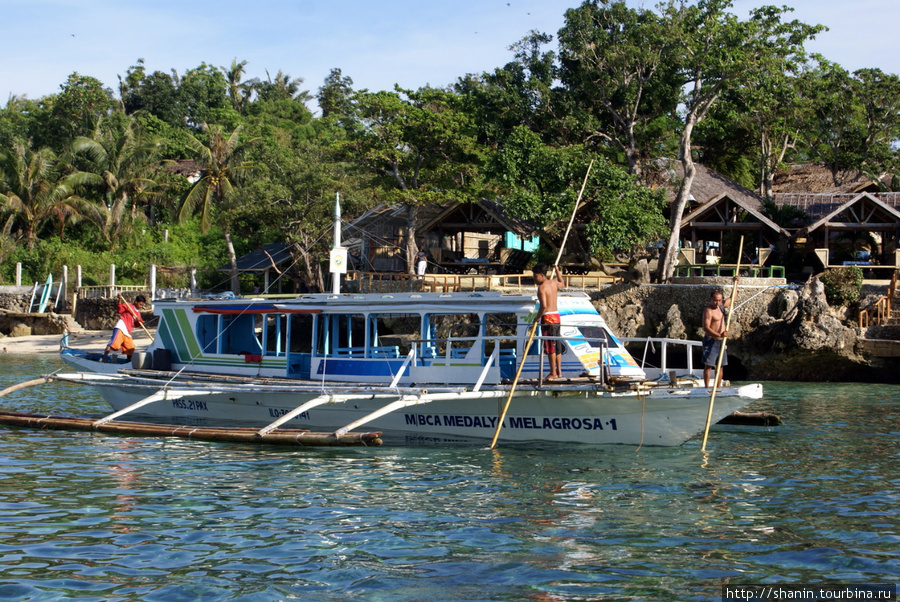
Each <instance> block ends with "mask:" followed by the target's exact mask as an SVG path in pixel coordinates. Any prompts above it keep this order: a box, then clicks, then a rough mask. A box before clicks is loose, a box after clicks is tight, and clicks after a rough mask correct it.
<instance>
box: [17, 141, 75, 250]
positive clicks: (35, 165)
mask: <svg viewBox="0 0 900 602" xmlns="http://www.w3.org/2000/svg"><path fill="white" fill-rule="evenodd" d="M88 180H89V179H88V177H87V174H84V173H82V172H74V173H71V174H68V175H66V176H62V175H61V170H60V169H59V166H58V165H57V160H56V156H55V155H54V154H53V152H52V151H51V150H50V149H46V148H44V149H40V150H32V149H30V148H28V147H26V146H25V144H24V143H23V142H22V141H20V140H17V141H16V142H15V143H14V144H13V147H12V148H11V149H9V150H6V151H2V152H0V190H2V191H3V192H2V193H0V207H2V209H3V211H4V213H8V214H11V215H12V216H14V217H15V220H16V222H17V223H18V224H21V227H22V229H23V230H24V238H25V241H26V244H27V245H28V248H29V250H31V249H34V245H35V242H36V240H37V237H38V234H39V232H40V230H41V228H42V227H43V226H44V224H46V223H47V222H48V221H55V222H56V225H57V233H58V234H59V237H60V239H63V238H64V228H65V225H66V223H68V222H70V221H74V220H77V219H78V218H80V217H81V216H82V215H84V212H85V211H88V210H89V204H88V203H87V201H85V200H84V199H82V198H81V197H79V196H78V195H76V194H75V187H76V186H79V185H82V184H84V183H86V182H87V181H88Z"/></svg>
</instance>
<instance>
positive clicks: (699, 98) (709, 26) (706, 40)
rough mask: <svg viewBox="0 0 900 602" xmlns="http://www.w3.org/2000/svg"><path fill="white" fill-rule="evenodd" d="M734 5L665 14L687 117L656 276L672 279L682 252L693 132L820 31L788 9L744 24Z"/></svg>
mask: <svg viewBox="0 0 900 602" xmlns="http://www.w3.org/2000/svg"><path fill="white" fill-rule="evenodd" d="M730 7H731V1H730V0H699V1H698V2H697V4H696V5H695V6H688V5H686V4H685V3H684V2H683V1H681V2H676V1H675V0H670V1H669V3H668V4H667V5H666V6H665V7H664V9H663V20H664V22H665V24H666V29H667V35H668V36H670V37H671V38H672V39H673V40H674V41H675V46H674V51H673V58H674V59H675V60H677V61H678V63H677V64H678V69H679V72H680V73H681V77H682V81H683V83H684V90H685V93H684V97H683V99H682V102H683V105H684V114H683V120H682V129H681V133H680V140H679V157H680V159H681V164H682V170H683V173H684V175H683V179H682V180H681V184H680V185H679V188H678V192H677V193H676V196H675V200H674V201H672V203H671V204H670V210H669V216H670V217H669V228H670V230H671V232H670V235H669V240H668V243H667V244H666V246H665V248H664V249H663V252H662V253H661V255H660V259H659V269H658V273H657V277H658V279H659V280H660V281H666V280H669V279H670V278H671V277H672V273H673V271H674V267H675V266H674V262H673V259H674V257H675V255H676V253H677V251H678V242H679V239H680V235H681V218H682V214H683V213H684V208H685V206H686V205H687V201H688V197H689V196H690V192H691V184H692V183H693V179H694V174H695V172H696V169H695V167H694V160H693V149H692V147H691V142H692V136H693V132H694V128H695V127H696V126H697V124H698V123H700V122H701V121H703V119H704V118H705V117H706V116H707V114H708V112H709V110H710V108H711V107H712V106H713V104H714V103H715V102H716V101H717V100H718V99H719V98H720V97H721V95H722V94H723V93H724V92H725V91H727V90H728V89H730V88H734V87H739V86H740V85H742V84H745V83H747V82H752V81H756V79H757V77H758V75H759V74H760V73H761V72H762V73H765V72H767V71H771V68H772V67H771V66H772V64H773V62H774V63H776V64H777V63H778V62H780V61H785V60H791V58H792V57H797V56H799V55H801V54H802V52H803V43H804V42H805V41H806V40H807V39H809V38H811V37H813V36H814V35H815V34H816V33H817V32H818V31H819V30H820V28H818V27H813V26H809V25H805V24H803V23H800V22H799V21H791V22H789V23H783V22H782V21H781V17H782V15H783V14H784V12H786V11H787V10H790V9H788V8H787V7H783V8H780V9H779V8H776V7H772V6H764V7H761V8H758V9H755V10H753V11H752V12H751V16H750V19H748V20H747V21H741V20H739V19H738V18H737V17H736V16H734V15H732V14H730V13H728V12H726V9H728V8H730Z"/></svg>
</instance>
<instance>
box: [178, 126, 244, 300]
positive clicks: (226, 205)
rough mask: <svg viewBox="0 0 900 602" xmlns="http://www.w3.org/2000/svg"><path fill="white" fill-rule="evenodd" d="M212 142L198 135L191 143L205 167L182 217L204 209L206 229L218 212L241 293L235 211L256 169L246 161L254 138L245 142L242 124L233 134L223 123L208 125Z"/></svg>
mask: <svg viewBox="0 0 900 602" xmlns="http://www.w3.org/2000/svg"><path fill="white" fill-rule="evenodd" d="M202 129H203V131H204V132H206V133H208V135H209V142H208V143H207V144H204V143H203V142H202V141H201V140H199V139H198V138H196V137H194V136H190V137H189V143H190V145H191V148H192V150H193V151H194V160H195V161H197V163H198V165H199V166H200V169H201V170H202V172H201V176H200V179H198V180H197V181H196V182H195V183H194V184H193V186H191V188H190V190H189V191H188V192H187V194H186V195H185V197H184V200H183V202H182V205H181V210H180V211H179V212H178V219H179V221H181V222H184V221H185V220H186V219H187V218H188V217H189V216H191V215H194V214H195V213H197V212H199V213H200V230H201V231H202V232H206V231H207V230H209V227H210V225H211V223H212V220H213V214H216V217H217V218H218V222H219V223H220V224H221V226H222V230H223V233H224V235H225V244H226V246H227V248H228V257H229V260H230V262H231V290H232V291H233V292H234V293H235V294H236V295H237V294H240V292H241V290H240V282H239V280H238V269H237V255H236V253H235V251H234V243H233V242H232V240H231V217H232V214H231V212H232V211H233V209H234V205H235V203H236V201H237V199H236V193H237V190H238V189H239V187H240V186H241V185H242V184H243V183H244V181H245V180H246V178H247V177H248V176H249V175H250V174H251V173H252V171H253V167H254V166H253V164H251V163H248V162H246V161H244V153H245V152H246V150H247V146H248V145H249V144H252V143H253V141H252V140H249V141H247V142H241V139H240V134H241V129H242V128H241V127H238V128H236V129H235V130H234V131H233V132H232V133H231V134H230V135H227V136H226V134H225V132H224V131H223V130H222V128H221V127H218V126H204V127H203V128H202Z"/></svg>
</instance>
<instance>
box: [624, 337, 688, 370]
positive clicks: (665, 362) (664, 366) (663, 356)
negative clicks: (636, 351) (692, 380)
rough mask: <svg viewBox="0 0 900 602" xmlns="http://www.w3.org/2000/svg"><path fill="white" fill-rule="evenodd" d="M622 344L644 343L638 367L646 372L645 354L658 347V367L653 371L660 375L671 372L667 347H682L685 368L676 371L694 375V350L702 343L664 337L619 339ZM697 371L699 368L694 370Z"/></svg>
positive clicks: (680, 367)
mask: <svg viewBox="0 0 900 602" xmlns="http://www.w3.org/2000/svg"><path fill="white" fill-rule="evenodd" d="M619 340H620V341H622V342H623V343H644V352H643V355H642V357H641V361H640V366H641V368H642V369H644V371H645V372H646V371H647V370H648V368H647V367H646V360H647V352H648V351H655V348H656V346H657V345H658V346H659V358H660V361H659V367H658V368H656V369H655V370H658V371H659V373H660V374H668V373H669V371H671V370H673V369H674V368H672V367H671V366H669V346H670V345H673V346H676V347H677V346H680V347H684V349H683V351H684V352H685V354H686V357H685V362H686V366H679V367H678V368H677V369H678V370H685V371H686V372H687V373H688V374H691V375H694V372H695V368H694V349H695V348H698V347H702V345H703V343H702V342H701V341H691V340H687V339H670V338H665V337H624V338H621V339H619ZM696 370H697V371H699V370H700V368H697V369H696Z"/></svg>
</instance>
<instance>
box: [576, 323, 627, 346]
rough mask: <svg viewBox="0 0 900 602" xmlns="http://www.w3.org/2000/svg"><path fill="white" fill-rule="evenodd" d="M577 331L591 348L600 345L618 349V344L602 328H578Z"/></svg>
mask: <svg viewBox="0 0 900 602" xmlns="http://www.w3.org/2000/svg"><path fill="white" fill-rule="evenodd" d="M578 330H580V331H581V334H582V335H583V336H584V338H586V339H588V341H589V342H590V344H591V347H599V346H600V344H601V343H603V345H605V346H606V347H619V346H620V345H619V342H618V341H617V340H616V339H615V337H613V336H612V334H610V333H609V331H607V330H606V329H605V328H603V327H602V326H579V327H578Z"/></svg>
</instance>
